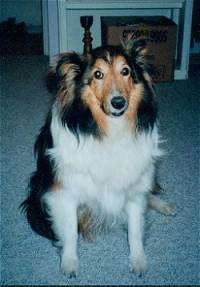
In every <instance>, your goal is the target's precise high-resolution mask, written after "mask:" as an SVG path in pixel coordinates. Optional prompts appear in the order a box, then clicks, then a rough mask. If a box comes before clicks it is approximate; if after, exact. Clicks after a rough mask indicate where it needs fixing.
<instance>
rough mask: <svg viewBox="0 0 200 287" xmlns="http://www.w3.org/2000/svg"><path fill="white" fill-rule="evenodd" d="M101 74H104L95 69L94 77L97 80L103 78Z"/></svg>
mask: <svg viewBox="0 0 200 287" xmlns="http://www.w3.org/2000/svg"><path fill="white" fill-rule="evenodd" d="M103 76H104V74H103V73H102V72H101V71H99V70H97V71H95V72H94V77H95V78H96V79H97V80H100V79H103Z"/></svg>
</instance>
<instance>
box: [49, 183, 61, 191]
mask: <svg viewBox="0 0 200 287" xmlns="http://www.w3.org/2000/svg"><path fill="white" fill-rule="evenodd" d="M61 188H62V185H61V183H60V182H54V184H53V185H52V187H51V190H52V191H54V192H58V191H59V190H60V189H61Z"/></svg>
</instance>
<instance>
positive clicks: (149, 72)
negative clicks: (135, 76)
mask: <svg viewBox="0 0 200 287" xmlns="http://www.w3.org/2000/svg"><path fill="white" fill-rule="evenodd" d="M122 46H123V48H124V50H125V52H126V53H127V55H128V56H129V57H130V59H131V61H132V62H133V63H135V64H136V65H137V66H139V67H140V69H141V70H142V74H143V77H144V78H145V80H146V81H147V82H152V79H151V77H152V76H153V75H154V73H155V68H154V66H153V65H152V59H151V56H150V54H149V53H148V45H147V39H145V38H137V39H132V35H130V36H128V38H127V40H126V41H124V42H123V43H122Z"/></svg>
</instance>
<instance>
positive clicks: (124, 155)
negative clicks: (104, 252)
mask: <svg viewBox="0 0 200 287" xmlns="http://www.w3.org/2000/svg"><path fill="white" fill-rule="evenodd" d="M109 125H110V126H109V128H110V130H109V136H105V137H104V138H103V140H97V139H94V138H93V137H92V136H91V137H85V138H84V137H80V142H79V143H78V141H77V139H76V138H75V136H74V135H73V134H72V133H71V132H69V131H68V129H67V128H66V127H63V126H61V125H60V123H59V121H58V120H57V119H54V121H53V123H52V126H51V131H52V135H53V139H54V148H53V149H51V150H50V154H51V157H52V158H53V159H54V161H55V163H56V165H57V175H56V176H57V180H58V182H59V183H61V185H62V186H63V193H66V194H68V195H70V196H72V197H73V198H75V200H76V201H77V202H78V204H87V205H89V206H90V207H95V208H96V205H99V206H100V207H101V208H103V209H104V210H105V211H106V212H107V213H111V214H118V213H119V212H120V211H121V210H122V209H123V207H124V205H125V204H126V202H127V201H128V200H129V199H134V197H135V196H136V194H137V193H138V192H146V191H148V189H149V188H150V187H151V183H152V175H153V171H154V168H153V160H154V157H155V156H157V155H158V153H159V150H158V146H157V143H158V135H157V130H156V128H155V129H154V131H153V132H152V133H148V134H145V133H143V134H141V135H138V136H137V137H134V136H133V134H132V133H131V132H130V131H129V130H128V129H127V126H126V122H125V121H124V120H123V118H122V119H110V122H109Z"/></svg>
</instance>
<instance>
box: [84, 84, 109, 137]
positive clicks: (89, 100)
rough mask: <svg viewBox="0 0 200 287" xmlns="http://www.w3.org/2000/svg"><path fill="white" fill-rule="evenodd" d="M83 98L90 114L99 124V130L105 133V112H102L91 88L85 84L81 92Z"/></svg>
mask: <svg viewBox="0 0 200 287" xmlns="http://www.w3.org/2000/svg"><path fill="white" fill-rule="evenodd" d="M83 99H84V101H85V103H86V105H87V106H88V107H89V109H90V111H91V112H92V116H93V117H94V119H95V121H96V123H97V125H98V126H99V128H100V130H101V131H102V132H103V133H105V134H106V133H107V120H106V114H105V113H104V112H103V110H102V109H101V106H100V101H99V100H98V98H97V97H96V95H95V94H94V93H93V91H92V89H91V88H90V87H89V86H87V88H86V89H85V91H84V93H83Z"/></svg>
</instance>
